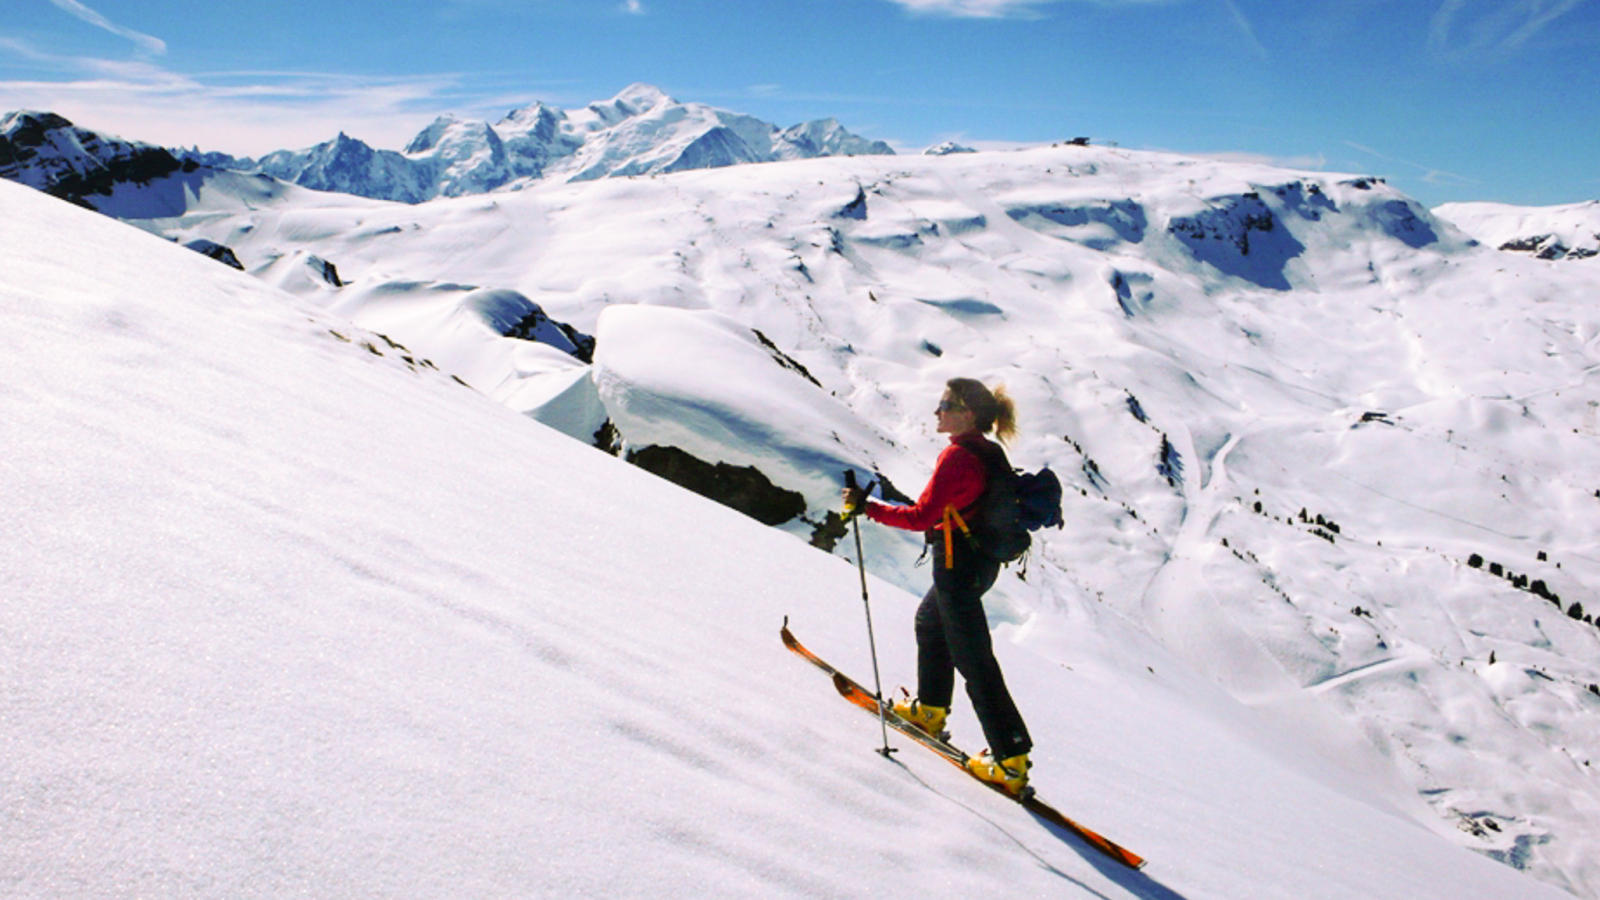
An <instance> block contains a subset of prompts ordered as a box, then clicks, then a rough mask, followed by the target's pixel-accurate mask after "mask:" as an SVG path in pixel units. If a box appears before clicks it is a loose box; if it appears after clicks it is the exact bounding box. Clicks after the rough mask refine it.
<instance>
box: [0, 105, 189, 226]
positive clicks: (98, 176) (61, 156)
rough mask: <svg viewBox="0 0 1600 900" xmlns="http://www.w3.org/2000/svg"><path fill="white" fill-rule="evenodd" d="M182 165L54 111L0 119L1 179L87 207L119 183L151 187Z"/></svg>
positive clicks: (155, 150)
mask: <svg viewBox="0 0 1600 900" xmlns="http://www.w3.org/2000/svg"><path fill="white" fill-rule="evenodd" d="M183 165H184V164H183V163H181V162H179V160H178V159H177V157H175V156H173V155H172V153H171V152H170V151H167V150H164V149H162V148H160V147H153V146H151V145H149V144H141V143H138V142H136V141H125V140H122V139H121V138H115V137H110V136H106V135H101V134H98V133H96V132H93V131H90V130H88V129H86V128H79V127H77V126H76V125H74V124H72V122H71V121H69V120H68V119H66V118H65V117H63V116H60V115H57V114H55V113H52V112H40V111H35V110H18V111H15V112H10V113H7V114H5V116H3V117H0V178H6V179H9V180H11V181H17V182H20V183H22V184H26V185H28V186H29V187H32V188H35V189H37V190H40V191H43V192H45V193H47V194H51V195H53V196H56V197H60V198H61V199H63V200H68V201H71V202H73V203H77V204H80V205H83V206H90V207H92V206H93V203H92V202H91V201H90V199H89V198H91V197H93V196H99V195H108V194H110V192H111V190H112V188H113V187H114V186H115V185H117V184H118V183H121V182H134V183H140V184H143V183H148V182H149V181H150V180H152V179H154V178H158V177H160V176H162V175H167V174H170V173H172V172H175V171H177V170H178V169H180V168H182V167H183Z"/></svg>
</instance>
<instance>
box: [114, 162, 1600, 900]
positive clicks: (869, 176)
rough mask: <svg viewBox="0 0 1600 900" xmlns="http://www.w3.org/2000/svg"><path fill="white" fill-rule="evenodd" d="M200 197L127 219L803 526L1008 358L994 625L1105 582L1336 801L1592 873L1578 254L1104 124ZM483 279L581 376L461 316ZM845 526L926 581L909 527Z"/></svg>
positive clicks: (1102, 596) (1350, 180)
mask: <svg viewBox="0 0 1600 900" xmlns="http://www.w3.org/2000/svg"><path fill="white" fill-rule="evenodd" d="M226 207H227V203H225V202H221V201H219V202H218V203H217V204H215V206H214V211H213V212H212V213H208V214H207V215H205V216H197V217H176V218H167V219H161V220H151V221H147V222H144V223H143V225H144V227H147V228H150V229H152V230H155V231H158V232H160V233H163V234H167V235H170V236H172V237H174V238H177V239H180V240H183V241H186V242H187V241H189V240H192V239H196V238H204V239H208V240H213V241H216V242H219V243H222V244H226V245H229V246H231V247H234V248H235V249H236V250H237V251H238V253H239V256H240V258H241V260H242V261H243V263H244V265H245V266H246V267H247V268H248V269H250V270H252V271H254V272H258V273H261V274H263V276H265V277H268V278H275V277H276V276H274V275H273V273H274V272H276V271H277V269H276V268H275V267H276V266H277V265H278V263H277V262H275V261H279V260H284V259H292V258H295V255H296V254H308V255H314V256H316V257H317V258H319V259H325V260H328V261H332V262H334V263H336V264H337V266H338V270H339V272H340V273H341V276H342V278H343V281H344V283H343V286H341V287H334V286H332V285H330V284H328V283H326V282H322V283H318V282H316V281H314V280H305V281H297V282H294V283H290V282H288V281H279V282H275V283H281V284H284V285H285V286H286V287H288V288H290V289H292V290H294V291H296V292H297V293H298V294H299V295H300V296H302V297H303V298H304V299H307V300H309V301H311V302H313V303H315V304H317V305H319V306H321V307H323V308H324V309H327V310H329V311H332V312H334V313H336V314H339V315H342V316H348V317H350V318H351V319H353V320H354V321H356V322H357V323H358V324H361V325H363V326H364V327H367V328H371V329H374V330H377V331H380V332H383V333H385V334H389V335H391V336H393V337H394V338H396V339H397V340H398V341H400V342H401V343H403V344H406V345H407V346H409V347H413V348H415V349H416V350H417V352H419V353H421V354H422V355H424V356H427V357H428V358H430V359H432V360H434V361H435V362H436V363H438V364H439V365H440V366H441V368H443V369H445V370H446V371H452V372H457V373H458V374H460V375H461V377H463V378H464V379H465V380H467V381H468V382H469V383H472V384H473V385H475V386H479V387H480V389H482V390H484V391H485V392H486V393H489V394H490V395H491V396H494V397H496V398H497V399H502V400H505V401H506V402H508V403H510V404H511V405H512V407H513V408H514V409H517V410H519V411H524V412H529V413H531V414H534V415H537V416H544V417H545V418H546V419H547V421H550V422H551V423H552V424H557V425H558V426H559V427H562V428H563V429H564V430H566V431H567V433H569V434H571V435H573V436H575V437H578V438H580V439H583V440H585V441H589V440H592V439H593V438H592V435H593V431H592V429H593V428H594V426H595V422H597V421H601V419H602V417H608V418H610V419H611V420H612V421H613V424H615V425H616V426H617V427H618V429H619V430H620V432H621V435H622V437H623V438H624V439H625V441H626V443H627V444H628V445H629V446H631V447H634V448H638V447H644V446H647V445H652V444H672V445H674V446H680V447H681V448H682V449H686V450H689V451H690V452H691V453H693V454H694V455H695V456H697V457H699V458H701V459H703V460H706V461H708V462H719V463H727V464H729V465H733V466H754V467H756V468H757V469H760V470H761V471H763V472H765V473H766V474H767V475H768V476H769V477H771V478H772V479H773V481H774V482H775V483H776V484H777V486H778V487H779V488H782V489H786V490H791V491H796V492H799V493H800V494H801V495H803V497H804V498H805V503H806V506H807V512H806V513H805V514H804V516H803V517H799V518H796V519H794V520H792V521H791V522H789V523H788V524H786V525H784V526H783V527H784V528H785V529H786V530H789V531H791V532H793V533H795V534H798V535H800V536H804V537H810V536H812V535H813V534H814V533H815V532H817V531H818V530H819V526H820V525H821V524H822V523H823V520H824V517H825V514H826V511H827V510H828V509H829V508H830V507H831V506H832V505H833V504H834V503H836V498H837V485H838V482H839V474H840V470H841V469H843V468H844V467H846V466H849V467H854V468H857V469H863V470H867V469H870V470H876V471H877V472H879V473H881V474H882V475H885V476H887V477H888V480H889V481H890V482H891V483H892V484H893V485H895V486H896V487H898V488H900V489H901V490H902V491H904V492H907V493H915V492H916V491H917V490H918V489H919V488H920V486H921V485H922V483H923V480H924V479H925V478H926V473H927V465H928V461H929V460H931V459H932V457H933V455H934V454H935V453H936V452H937V449H938V446H939V438H938V437H937V436H936V435H934V434H933V433H932V422H931V414H930V410H931V406H932V404H933V401H934V399H935V398H936V397H937V395H938V393H939V389H940V386H941V385H942V383H943V381H944V379H946V378H948V377H951V376H953V375H975V376H978V377H982V378H985V379H987V380H990V381H996V380H1003V381H1005V382H1007V383H1008V386H1009V387H1010V388H1011V390H1012V391H1013V393H1014V394H1015V395H1016V396H1017V397H1018V399H1019V402H1020V405H1021V408H1022V411H1023V418H1024V421H1023V425H1024V435H1023V438H1022V440H1021V442H1020V443H1019V444H1018V445H1017V446H1016V447H1015V448H1014V449H1013V452H1012V458H1013V460H1014V461H1016V462H1017V463H1018V464H1022V465H1027V466H1029V467H1030V468H1031V467H1036V466H1039V465H1041V464H1050V465H1051V466H1052V467H1053V468H1055V470H1056V471H1057V472H1058V473H1061V475H1062V476H1063V478H1064V480H1065V481H1066V482H1067V483H1068V486H1069V497H1068V503H1067V510H1066V514H1067V519H1068V526H1067V529H1066V530H1065V531H1063V532H1059V533H1049V534H1046V535H1044V536H1043V538H1042V542H1041V546H1040V548H1039V549H1038V551H1037V552H1036V553H1035V555H1034V559H1033V562H1032V564H1031V565H1030V567H1029V569H1028V570H1027V572H1026V580H1024V579H1022V578H1021V577H1019V575H1018V574H1017V573H1011V574H1009V575H1008V576H1007V578H1006V579H1005V581H1004V582H1003V584H1002V585H1001V586H1000V587H998V588H997V589H996V591H995V592H993V594H992V595H991V600H992V603H991V604H990V615H991V621H992V623H993V624H994V625H995V626H996V628H997V634H998V635H999V636H1000V637H1001V638H1002V639H1003V640H1006V641H1010V642H1015V643H1017V644H1018V645H1020V646H1022V647H1025V648H1028V649H1029V650H1030V651H1032V652H1035V653H1038V654H1040V655H1042V656H1044V657H1046V658H1049V659H1053V660H1055V661H1056V662H1057V663H1058V664H1060V665H1064V666H1076V665H1078V664H1079V662H1080V654H1081V648H1080V647H1079V646H1077V645H1076V644H1075V643H1074V637H1073V635H1074V633H1075V632H1074V629H1075V627H1076V625H1075V624H1074V623H1076V622H1079V621H1081V620H1080V619H1078V618H1075V617H1077V616H1081V615H1082V613H1081V609H1082V608H1083V607H1084V605H1085V604H1088V605H1089V608H1092V609H1101V608H1103V609H1105V610H1107V611H1108V614H1114V615H1115V616H1117V617H1118V618H1119V619H1120V620H1122V621H1126V622H1128V623H1130V625H1131V627H1135V628H1138V629H1142V630H1143V631H1145V632H1146V633H1147V634H1149V635H1151V636H1153V637H1154V638H1155V639H1156V640H1158V641H1159V642H1161V643H1162V644H1163V645H1164V646H1165V647H1166V649H1167V650H1169V651H1170V652H1172V653H1174V654H1175V655H1177V656H1178V657H1180V658H1182V659H1183V660H1185V662H1186V664H1187V665H1189V666H1192V667H1193V668H1195V669H1196V670H1197V671H1199V672H1201V673H1203V677H1205V678H1206V679H1208V680H1210V681H1213V682H1215V683H1216V684H1218V685H1220V686H1221V688H1222V689H1223V690H1225V691H1226V692H1227V693H1228V694H1229V695H1231V696H1232V697H1234V698H1236V699H1238V700H1240V701H1242V702H1244V703H1246V704H1248V705H1249V706H1251V707H1252V708H1253V709H1255V710H1257V711H1258V712H1260V713H1262V714H1264V715H1267V716H1269V717H1270V718H1271V720H1272V721H1275V722H1277V723H1279V724H1280V725H1281V726H1282V727H1285V728H1291V729H1294V730H1296V731H1298V732H1299V733H1300V734H1301V735H1302V736H1303V737H1304V739H1305V740H1307V741H1309V742H1310V743H1311V744H1313V745H1314V746H1315V747H1316V748H1317V752H1318V753H1319V754H1321V755H1322V756H1323V757H1326V758H1327V759H1329V760H1331V761H1333V764H1334V765H1335V766H1336V768H1337V770H1338V771H1340V772H1342V773H1343V774H1342V775H1340V776H1339V777H1338V779H1336V780H1340V781H1342V782H1349V783H1359V784H1360V785H1361V795H1362V796H1364V797H1366V798H1368V799H1373V798H1376V800H1375V802H1382V803H1385V804H1388V805H1391V806H1393V807H1395V808H1397V809H1402V810H1404V811H1405V812H1406V815H1408V816H1410V817H1411V818H1412V819H1413V820H1414V821H1416V822H1418V823H1420V824H1422V825H1424V826H1425V827H1427V828H1429V829H1430V830H1434V831H1436V832H1438V833H1441V834H1444V835H1446V836H1448V837H1450V838H1451V839H1452V840H1455V841H1457V842H1459V843H1461V844H1462V845H1464V846H1469V847H1472V848H1475V849H1477V850H1479V851H1480V852H1483V853H1485V854H1488V855H1491V856H1493V857H1494V858H1496V859H1500V860H1502V861H1504V862H1506V863H1507V864H1509V865H1512V866H1514V867H1516V868H1519V869H1523V870H1525V871H1528V872H1530V873H1533V874H1535V875H1537V877H1539V878H1541V879H1543V880H1545V881H1547V882H1549V883H1551V884H1555V885H1559V886H1562V887H1566V888H1568V889H1569V890H1571V891H1573V892H1574V893H1577V894H1580V895H1582V896H1590V897H1594V896H1600V867H1597V864H1596V863H1595V862H1594V860H1596V859H1600V837H1597V836H1600V787H1597V785H1596V782H1595V777H1596V776H1595V774H1594V767H1593V761H1594V748H1595V747H1597V746H1600V726H1596V724H1595V722H1596V718H1595V712H1596V711H1597V710H1600V631H1597V630H1596V628H1595V627H1594V625H1593V623H1592V616H1593V612H1594V607H1595V606H1596V605H1597V604H1596V603H1595V602H1594V601H1592V600H1591V599H1590V598H1592V597H1593V596H1594V593H1595V589H1596V586H1597V584H1600V560H1596V559H1595V558H1594V555H1593V552H1592V549H1591V547H1590V544H1591V541H1590V540H1589V537H1588V536H1589V535H1591V534H1593V533H1594V531H1595V529H1596V528H1597V527H1600V521H1597V515H1600V494H1597V491H1600V465H1597V464H1596V462H1595V457H1594V455H1593V453H1592V452H1591V450H1592V446H1593V441H1594V438H1595V436H1596V434H1597V433H1600V424H1597V420H1596V416H1597V413H1596V410H1597V409H1600V393H1597V391H1596V389H1595V387H1594V385H1593V382H1592V380H1591V378H1590V376H1591V374H1592V373H1593V372H1594V371H1596V368H1597V367H1600V358H1597V354H1600V346H1597V341H1600V319H1597V313H1596V311H1595V309H1594V308H1593V305H1592V303H1591V302H1590V298H1592V296H1593V295H1594V292H1595V289H1596V287H1597V286H1600V285H1597V283H1596V282H1597V280H1600V273H1597V272H1596V271H1595V270H1594V268H1593V267H1586V266H1583V265H1558V266H1553V265H1551V264H1549V263H1546V262H1543V261H1540V260H1535V259H1529V258H1526V257H1523V256H1520V255H1515V254H1507V253H1502V252H1499V251H1497V250H1496V249H1494V248H1493V247H1491V246H1484V245H1482V244H1481V243H1478V242H1475V241H1474V240H1473V239H1472V238H1470V237H1469V236H1468V235H1466V234H1464V233H1462V232H1461V231H1458V230H1457V229H1456V228H1454V227H1453V226H1452V225H1451V224H1449V223H1448V222H1446V221H1445V220H1443V219H1440V218H1437V217H1435V216H1433V215H1431V214H1430V213H1429V212H1428V211H1427V210H1425V209H1422V208H1421V207H1420V206H1419V205H1417V204H1416V203H1415V202H1414V201H1412V200H1410V199H1409V198H1407V197H1405V196H1403V195H1401V194H1399V193H1397V192H1395V191H1393V190H1392V189H1390V188H1388V187H1387V186H1386V185H1384V184H1383V183H1381V182H1380V181H1378V180H1375V179H1370V178H1363V177H1356V176H1346V175H1336V174H1329V173H1314V172H1291V171H1285V170H1281V169H1273V168H1269V167H1263V166H1252V165H1243V164H1239V163H1230V162H1221V161H1214V160H1198V159H1193V158H1186V157H1182V156H1175V155H1168V154H1151V153H1133V152H1127V151H1122V150H1117V149H1114V148H1099V147H1070V146H1069V147H1057V148H1042V149H1038V150H1031V151H1025V152H1017V153H971V154H954V155H950V156H943V157H916V158H865V157H861V158H854V159H832V160H809V161H799V162H791V163H783V164H776V165H765V166H741V167H736V168H730V169H722V170H716V171H706V172H688V173H678V174H676V175H672V176H659V177H639V178H630V179H607V180H605V181H603V182H598V183H592V184H569V185H544V186H540V187H537V188H533V189H530V190H526V191H523V192H520V193H517V194H500V195H491V196H481V197H472V198H461V199H457V200H450V201H439V202H436V203H431V204H428V205H427V206H426V207H423V208H418V207H399V206H382V205H377V206H374V205H370V204H365V205H364V204H358V203H353V204H351V205H350V206H349V207H348V208H346V209H335V208H322V209H307V208H303V207H299V206H297V205H295V204H294V203H291V202H284V203H273V204H265V205H257V206H254V207H253V208H249V209H242V208H237V207H236V208H235V212H233V213H232V214H226V213H225V212H222V211H223V210H225V209H226ZM485 290H492V291H513V292H515V293H516V294H518V295H520V296H521V297H523V298H526V299H527V301H528V302H529V303H532V304H534V305H536V306H538V307H539V308H540V309H541V310H543V311H544V312H546V313H548V315H549V316H550V317H551V318H553V319H555V320H557V321H560V322H564V323H567V324H569V325H570V326H572V327H574V328H575V329H576V330H578V331H580V332H583V333H585V334H593V335H594V336H595V337H596V339H597V346H596V350H595V354H594V359H593V365H592V366H587V367H585V366H580V365H577V364H574V363H573V362H572V357H571V356H570V355H559V354H552V353H550V352H549V351H548V348H544V347H540V346H538V345H533V344H529V343H528V342H526V341H516V340H514V339H509V338H506V337H504V336H503V334H502V333H501V332H498V331H495V330H494V329H491V328H487V327H481V326H478V325H474V326H473V327H471V328H468V327H466V326H465V325H463V324H461V323H463V322H471V321H472V320H471V318H470V310H469V309H468V308H467V305H466V304H465V302H464V301H465V300H466V299H467V298H468V297H470V296H472V294H473V292H474V291H485ZM640 307H644V308H643V309H641V308H640ZM463 310H467V311H466V312H464V311H463ZM585 370H587V372H588V375H589V377H588V378H585V377H584V372H585ZM864 536H865V538H866V540H867V542H868V556H869V560H870V563H871V565H872V567H873V569H874V571H875V572H877V573H879V574H881V575H882V576H883V577H885V578H886V579H888V580H889V581H890V582H892V583H895V584H897V585H899V586H901V587H904V588H906V589H909V590H912V591H920V590H921V589H922V588H923V586H924V585H925V582H926V575H925V572H923V571H922V570H920V569H917V568H916V567H915V566H914V560H915V558H916V555H917V549H918V547H917V543H918V542H917V539H916V538H915V537H914V536H909V535H903V534H900V533H891V532H888V531H887V530H885V529H879V528H870V529H868V531H867V533H866V534H865V535H864ZM1585 606H1587V607H1589V609H1588V610H1587V611H1585V610H1584V608H1583V607H1585Z"/></svg>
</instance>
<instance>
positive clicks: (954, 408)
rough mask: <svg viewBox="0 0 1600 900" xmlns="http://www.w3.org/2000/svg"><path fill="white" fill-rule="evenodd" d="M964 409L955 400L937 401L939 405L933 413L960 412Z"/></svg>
mask: <svg viewBox="0 0 1600 900" xmlns="http://www.w3.org/2000/svg"><path fill="white" fill-rule="evenodd" d="M964 409H966V407H965V406H962V405H961V403H960V401H957V400H940V401H939V405H938V407H936V408H935V409H934V412H942V413H947V412H961V411H962V410H964Z"/></svg>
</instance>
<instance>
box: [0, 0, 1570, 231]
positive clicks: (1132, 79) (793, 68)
mask: <svg viewBox="0 0 1600 900" xmlns="http://www.w3.org/2000/svg"><path fill="white" fill-rule="evenodd" d="M636 81H642V82H648V83H651V84H655V85H658V86H660V87H662V88H663V89H665V90H666V91H667V92H668V93H670V94H672V95H673V96H675V97H677V98H678V99H680V100H684V101H699V102H704V103H709V104H712V105H714V106H719V107H723V108H727V109H732V110H737V111H739V112H745V113H749V114H752V115H755V116H759V117H761V118H763V119H767V120H769V121H772V122H775V123H777V124H778V125H783V126H787V125H792V124H795V123H796V122H800V121H804V120H808V119H813V118H821V117H825V116H834V117H837V118H838V119H839V120H840V121H842V122H843V123H844V124H845V125H846V127H848V128H850V129H851V130H853V131H855V132H857V133H859V134H862V135H864V136H867V137H872V138H879V139H882V140H886V141H889V142H890V143H891V144H894V145H895V146H896V147H897V148H898V149H900V150H902V151H905V152H914V151H917V150H920V149H922V148H924V147H926V146H928V145H930V144H933V143H937V142H939V141H941V140H946V139H954V140H958V141H961V142H963V143H967V144H969V145H972V146H979V147H986V146H1003V145H1008V144H1022V143H1031V142H1049V141H1055V140H1061V139H1064V138H1071V137H1077V136H1080V135H1081V136H1088V137H1092V138H1093V139H1094V140H1096V141H1097V142H1116V143H1118V144H1120V145H1122V146H1125V147H1131V148H1138V149H1161V150H1174V151H1180V152H1186V153H1203V154H1221V155H1237V156H1240V157H1244V158H1255V159H1260V160H1263V161H1270V162H1276V163H1280V164H1283V165H1288V166H1293V167H1299V168H1312V169H1326V170H1332V171H1341V172H1359V173H1366V174H1374V175H1381V176H1384V177H1386V178H1388V179H1389V181H1390V182H1391V183H1393V184H1395V185H1396V186H1398V187H1399V188H1401V189H1402V190H1404V191H1406V192H1408V193H1410V194H1411V195H1413V196H1415V197H1417V198H1418V199H1419V200H1422V201H1423V202H1424V203H1427V204H1429V205H1436V204H1438V203H1443V202H1447V201H1452V200H1496V201H1501V202H1507V203H1519V204H1527V205H1544V204H1554V203H1572V202H1577V201H1581V200H1590V199H1595V198H1596V197H1600V96H1597V95H1600V0H1298V2H1297V0H1287V2H1284V0H789V2H764V0H745V2H728V0H597V2H578V0H347V2H329V0H320V2H312V0H273V2H270V3H249V4H217V3H216V2H215V0H164V2H163V0H156V2H152V0H5V3H4V4H0V110H9V109H16V108H31V109H49V110H53V111H56V112H59V113H61V114H63V115H65V116H67V117H68V118H70V119H73V120H74V121H75V122H78V123H79V124H81V125H84V126H86V127H90V128H95V129H98V130H104V131H109V132H111V133H114V134H119V135H121V136H123V137H127V138H132V139H137V140H144V141H149V142H152V143H161V144H167V145H179V144H181V145H184V146H189V145H199V146H200V147H202V148H203V149H208V150H223V151H227V152H230V153H235V154H239V155H255V154H260V153H263V152H266V151H268V150H274V149H280V148H299V147H305V146H309V145H311V144H314V143H317V142H319V141H323V140H326V139H328V138H330V137H332V136H333V135H334V134H336V133H338V132H339V131H341V130H342V131H345V132H347V133H349V134H351V135H353V136H355V137H359V138H361V139H363V140H365V141H367V142H368V143H371V144H373V145H374V146H378V147H384V148H390V149H399V148H400V147H401V146H403V145H404V144H405V143H406V141H407V140H409V138H410V137H411V136H412V135H413V134H415V133H416V132H417V131H419V130H421V129H422V127H423V126H425V125H426V124H427V123H428V122H429V121H431V120H432V119H433V117H434V116H435V115H437V114H439V113H443V112H454V113H456V114H458V115H462V116H477V117H482V118H488V119H491V120H493V119H498V118H499V117H500V116H501V115H503V114H504V113H505V112H506V111H507V110H509V109H511V108H513V107H518V106H523V105H527V104H529V103H531V102H533V101H535V100H542V101H545V102H548V103H553V104H556V105H559V106H564V107H574V106H581V105H583V104H586V103H588V102H590V101H593V100H600V99H606V98H609V97H611V96H613V95H614V94H616V93H617V92H618V91H620V90H621V89H622V88H624V87H626V86H627V85H628V84H630V83H632V82H636Z"/></svg>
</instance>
